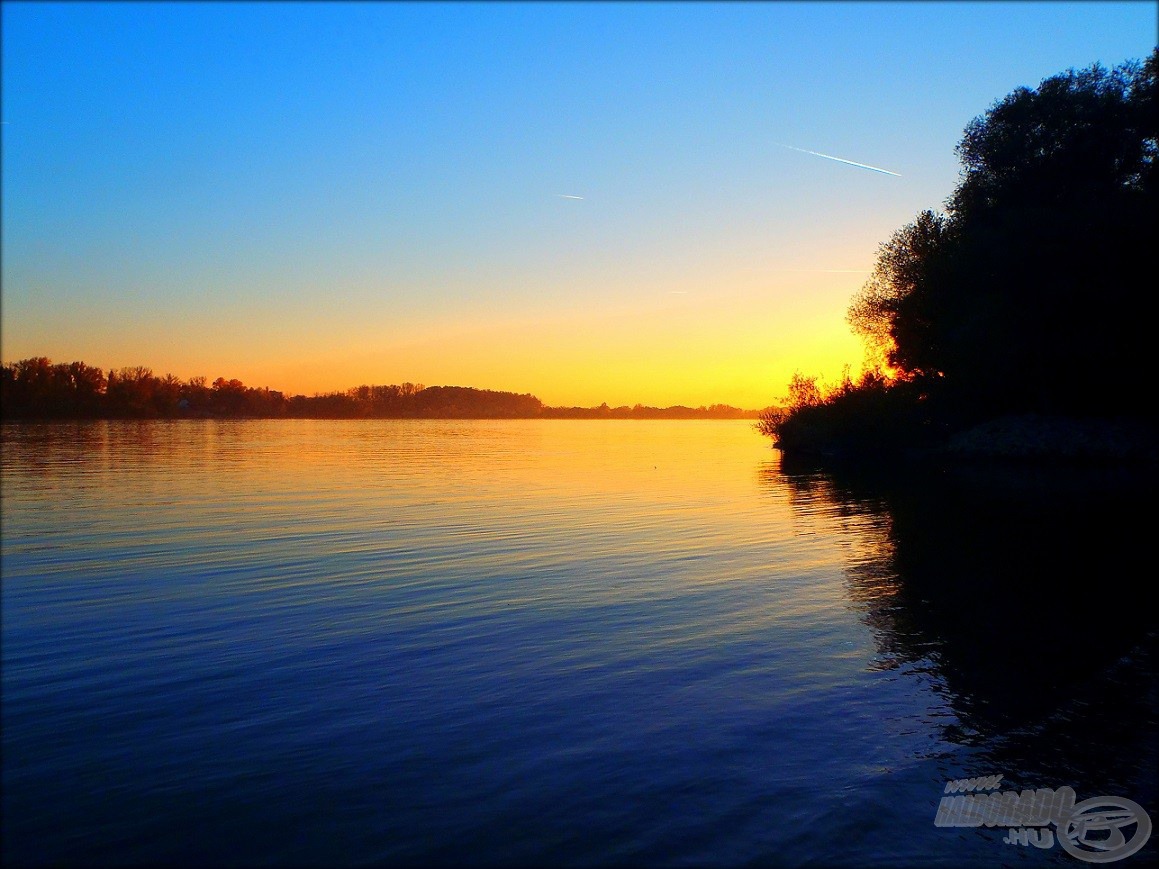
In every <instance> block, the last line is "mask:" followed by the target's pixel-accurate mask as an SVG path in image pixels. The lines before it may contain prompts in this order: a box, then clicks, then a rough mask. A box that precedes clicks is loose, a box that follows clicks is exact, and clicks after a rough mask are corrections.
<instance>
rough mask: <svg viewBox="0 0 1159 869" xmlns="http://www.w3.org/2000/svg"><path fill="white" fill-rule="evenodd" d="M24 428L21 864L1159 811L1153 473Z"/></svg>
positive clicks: (519, 430)
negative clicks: (980, 815)
mask: <svg viewBox="0 0 1159 869" xmlns="http://www.w3.org/2000/svg"><path fill="white" fill-rule="evenodd" d="M3 437H4V442H3V550H2V551H3V560H2V570H3V623H2V631H3V649H2V651H3V707H2V708H3V832H4V838H3V858H4V861H5V863H6V864H11V863H46V862H48V863H60V862H70V863H71V862H84V863H109V864H125V863H156V862H182V863H198V864H201V863H211V864H277V863H293V864H300V863H324V864H335V863H337V864H351V863H406V864H411V863H413V864H424V865H425V864H431V863H451V864H487V865H490V864H499V865H510V864H541V863H545V862H546V863H549V864H566V865H608V864H616V865H620V864H665V865H687V864H691V865H704V864H722V865H741V864H760V865H805V864H809V865H816V864H819V865H832V864H843V865H850V866H864V865H890V866H893V865H945V866H960V865H977V864H988V865H1019V866H1021V865H1028V866H1030V865H1034V866H1037V865H1068V866H1079V865H1082V864H1081V863H1080V862H1079V861H1077V860H1075V858H1073V857H1071V856H1070V855H1068V854H1066V853H1065V852H1063V851H1062V850H1061V849H1060V848H1059V847H1058V846H1057V845H1056V846H1055V847H1054V848H1052V849H1050V850H1038V849H1035V848H1033V847H1021V846H1017V845H1008V844H1003V843H1002V838H1003V835H1004V833H1005V830H1002V829H988V828H985V827H983V828H980V829H951V828H937V827H935V826H934V816H935V812H936V809H937V805H938V801H939V799H940V797H941V796H942V792H943V788H944V785H945V783H946V781H947V780H948V779H954V778H960V777H966V776H981V775H989V774H998V773H1001V774H1003V775H1004V776H1005V778H1004V780H1003V789H1006V788H1022V787H1060V786H1063V785H1070V786H1072V787H1073V788H1074V789H1075V790H1076V791H1077V793H1078V799H1080V800H1082V799H1085V798H1087V797H1094V796H1104V795H1107V796H1122V797H1128V798H1130V799H1133V800H1135V801H1136V802H1139V803H1140V804H1142V805H1143V806H1144V807H1145V808H1146V809H1147V810H1148V811H1149V812H1150V814H1151V817H1152V818H1153V819H1155V820H1157V821H1159V812H1157V811H1156V810H1157V809H1159V805H1157V803H1156V790H1155V785H1154V773H1155V769H1156V764H1157V758H1156V745H1157V743H1159V740H1157V736H1159V725H1157V723H1156V722H1157V719H1159V716H1157V714H1156V710H1157V709H1159V700H1157V691H1156V679H1155V660H1156V646H1155V636H1156V630H1155V628H1156V625H1155V623H1154V619H1153V617H1152V616H1151V615H1150V611H1149V609H1148V607H1146V606H1145V605H1144V604H1143V602H1142V600H1140V599H1139V598H1138V597H1137V596H1136V595H1137V591H1136V589H1137V588H1138V587H1139V582H1138V580H1141V579H1142V580H1148V581H1149V580H1150V579H1151V578H1153V577H1150V578H1149V577H1146V576H1143V577H1140V576H1138V572H1139V570H1140V565H1146V569H1147V571H1148V572H1151V573H1153V571H1154V558H1153V539H1154V533H1153V522H1152V517H1153V515H1154V507H1153V504H1154V495H1155V492H1154V490H1153V488H1152V487H1150V486H1149V485H1148V484H1146V483H1140V482H1138V481H1136V480H1132V479H1131V478H1130V475H1127V474H1124V475H1122V476H1123V477H1124V478H1123V479H1119V478H1117V476H1116V475H1114V474H1110V473H1094V472H1079V471H1075V472H1074V473H1067V474H1059V473H1058V472H1051V473H1046V472H1031V471H1014V470H1002V469H990V470H987V471H983V470H981V469H976V470H974V471H970V472H964V471H963V472H956V473H948V472H946V473H932V472H931V473H928V474H925V475H924V476H911V477H908V478H906V479H900V478H898V477H897V475H894V476H893V477H892V478H886V479H885V480H883V479H881V478H874V477H873V475H868V476H866V475H861V476H859V477H842V476H835V475H834V474H833V473H831V472H828V471H824V470H821V469H818V468H814V467H809V466H800V467H796V466H794V465H792V464H790V463H787V462H785V461H783V460H782V458H781V456H780V454H779V453H778V452H776V451H774V450H772V449H771V448H770V447H769V445H768V442H767V441H766V440H765V439H763V438H761V437H759V436H758V435H756V433H755V432H754V431H753V429H752V426H751V424H750V423H746V422H738V421H728V422H659V421H650V422H629V421H613V422H606V421H605V422H598V421H562V420H558V421H557V420H550V421H548V420H545V421H502V422H491V421H466V422H464V421H357V422H346V421H307V420H295V421H239V422H217V421H182V422H141V423H137V422H110V423H104V422H98V423H84V424H71V423H70V424H57V425H5V426H4V428H3ZM1075 579H1078V580H1080V583H1081V584H1080V585H1079V586H1078V587H1075V586H1072V585H1070V584H1069V583H1071V582H1073V581H1074V580H1075ZM1155 854H1156V842H1155V841H1154V840H1153V841H1152V842H1150V843H1149V844H1148V846H1147V847H1146V848H1145V849H1144V851H1143V852H1141V853H1140V854H1138V855H1136V856H1135V857H1133V858H1129V859H1128V860H1127V861H1125V862H1124V863H1122V864H1119V865H1124V866H1129V865H1132V864H1133V863H1136V862H1142V861H1144V860H1147V859H1148V858H1150V859H1154V858H1155Z"/></svg>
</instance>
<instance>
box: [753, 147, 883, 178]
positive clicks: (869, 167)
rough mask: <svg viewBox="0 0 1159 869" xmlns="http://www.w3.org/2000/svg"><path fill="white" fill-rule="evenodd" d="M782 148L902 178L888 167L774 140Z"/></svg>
mask: <svg viewBox="0 0 1159 869" xmlns="http://www.w3.org/2000/svg"><path fill="white" fill-rule="evenodd" d="M773 144H774V145H777V146H778V147H780V148H788V149H789V150H790V151H800V152H801V153H802V154H812V155H813V156H814V157H824V158H825V159H826V160H836V161H837V162H838V163H846V164H848V165H850V166H857V167H859V168H861V169H869V170H870V171H871V172H881V173H882V174H884V175H893V176H894V177H895V178H900V177H901V174H900V173H898V172H890V171H889V170H888V169H879V168H878V167H876V166H870V165H868V164H866V163H858V162H856V161H854V160H846V159H844V158H842V157H834V156H832V155H830V154H822V153H821V152H820V151H808V150H806V149H805V148H794V147H793V146H792V145H783V144H781V143H780V142H773Z"/></svg>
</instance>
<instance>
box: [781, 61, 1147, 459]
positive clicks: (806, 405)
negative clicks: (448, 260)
mask: <svg viewBox="0 0 1159 869" xmlns="http://www.w3.org/2000/svg"><path fill="white" fill-rule="evenodd" d="M957 153H958V156H959V158H960V160H961V164H962V172H961V179H960V181H959V183H958V185H957V187H956V189H955V190H954V191H953V193H952V195H951V196H950V197H949V199H948V200H947V201H946V204H945V210H944V211H942V212H936V211H933V210H927V211H923V212H922V213H921V214H919V215H918V216H917V218H916V219H915V220H914V221H913V222H912V223H910V224H908V225H907V226H905V227H903V228H901V229H900V230H898V231H897V232H896V233H895V234H894V236H893V237H892V238H891V239H890V240H889V241H887V242H886V243H884V244H883V245H882V246H881V248H880V251H879V254H878V259H877V264H876V268H875V270H874V272H873V274H872V276H871V277H870V279H869V281H868V282H867V283H866V284H865V286H864V287H863V288H862V290H861V292H860V293H859V294H858V295H857V296H856V297H855V298H854V300H853V303H852V305H851V307H850V310H849V320H850V322H851V324H852V326H853V328H854V330H855V332H857V333H859V334H860V335H861V336H863V338H865V339H866V343H867V347H868V349H869V351H870V356H871V359H873V360H874V361H875V362H876V365H871V366H870V367H869V370H867V372H866V373H865V374H864V375H863V376H862V378H861V379H860V380H859V381H857V382H854V381H852V380H850V378H848V377H845V378H843V380H842V381H841V382H840V383H838V384H837V385H836V386H834V387H831V388H829V389H823V388H821V387H820V386H819V385H818V383H817V381H816V379H815V378H808V377H803V376H801V375H798V376H796V377H795V378H794V380H793V382H792V383H791V384H790V401H789V405H790V407H789V409H788V411H787V412H785V411H777V412H771V413H768V414H766V415H765V416H764V417H763V419H762V423H761V428H762V430H763V431H764V433H766V434H769V435H771V436H772V437H774V438H775V439H776V440H777V442H778V444H779V445H781V446H782V447H784V448H786V449H794V448H799V449H802V450H810V449H815V450H816V451H818V452H842V451H857V450H879V449H882V448H890V447H894V446H899V447H903V448H904V447H910V446H923V445H928V444H931V443H935V442H937V441H938V440H939V439H940V438H941V439H944V438H945V437H946V436H948V434H950V433H953V432H954V431H955V430H963V429H965V428H968V427H970V426H973V425H977V424H979V423H981V422H984V421H986V420H990V419H994V418H998V417H1003V416H1012V415H1020V414H1021V415H1026V414H1037V415H1043V416H1047V415H1053V416H1059V415H1065V416H1081V415H1089V416H1098V417H1103V418H1107V417H1146V416H1147V415H1149V414H1150V403H1151V402H1150V395H1151V393H1152V391H1153V389H1154V387H1153V383H1154V362H1153V360H1152V359H1151V347H1152V342H1153V337H1152V334H1151V333H1152V331H1153V326H1152V320H1151V315H1150V314H1149V313H1148V312H1149V311H1150V308H1149V307H1148V303H1147V301H1146V300H1147V299H1148V298H1150V297H1151V296H1152V295H1154V290H1153V289H1151V287H1153V283H1154V280H1155V275H1156V274H1159V268H1157V266H1159V244H1157V243H1156V239H1157V238H1159V232H1157V231H1156V230H1157V225H1156V221H1157V218H1159V49H1157V50H1156V51H1155V52H1153V53H1152V54H1151V56H1150V57H1149V58H1148V59H1147V60H1146V61H1145V62H1144V63H1139V62H1134V61H1132V62H1128V63H1125V64H1123V65H1121V66H1119V67H1116V68H1115V69H1113V70H1109V71H1108V70H1107V69H1105V68H1103V67H1101V66H1099V65H1097V64H1096V65H1094V66H1092V67H1090V68H1088V69H1084V70H1079V71H1076V70H1070V71H1068V72H1065V73H1062V74H1060V75H1056V76H1052V77H1050V78H1047V79H1046V80H1044V81H1043V82H1042V83H1041V84H1040V85H1039V87H1038V88H1037V89H1035V90H1031V89H1029V88H1019V89H1017V90H1015V91H1014V92H1012V93H1011V94H1009V95H1008V96H1006V97H1005V98H1003V99H1001V100H999V101H997V102H995V103H994V104H993V105H992V106H991V108H990V109H989V111H987V112H986V114H985V115H983V116H981V117H978V118H975V119H974V120H973V121H971V122H970V123H969V124H968V125H967V126H966V128H965V132H964V135H963V137H962V139H961V142H960V143H959V145H958V147H957Z"/></svg>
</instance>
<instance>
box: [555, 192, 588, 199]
mask: <svg viewBox="0 0 1159 869" xmlns="http://www.w3.org/2000/svg"><path fill="white" fill-rule="evenodd" d="M555 195H556V196H558V197H559V198H560V199H583V197H582V196H573V195H572V194H570V193H557V194H555Z"/></svg>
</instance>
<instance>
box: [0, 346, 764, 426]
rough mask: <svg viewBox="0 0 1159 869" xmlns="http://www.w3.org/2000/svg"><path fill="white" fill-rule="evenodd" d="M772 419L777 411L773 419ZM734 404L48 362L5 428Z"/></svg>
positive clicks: (649, 413)
mask: <svg viewBox="0 0 1159 869" xmlns="http://www.w3.org/2000/svg"><path fill="white" fill-rule="evenodd" d="M765 410H766V411H767V410H768V408H766V409H765ZM762 412H763V411H760V410H745V409H743V408H739V407H733V406H732V405H727V404H713V405H701V406H700V407H686V406H684V405H679V404H677V405H670V406H668V407H649V406H646V405H643V404H636V405H634V406H631V407H629V406H628V405H621V406H620V407H610V406H609V405H608V404H607V403H606V402H605V403H604V404H602V405H600V406H598V407H550V406H547V405H545V404H544V403H543V402H542V401H540V400H539V399H538V398H536V397H535V396H534V395H532V394H530V393H515V392H502V391H497V390H492V389H476V388H474V387H470V386H423V385H422V384H415V383H402V384H389V385H383V386H367V385H363V386H356V387H353V388H351V389H347V390H345V391H342V392H328V393H315V394H314V395H310V396H307V395H286V394H285V393H284V392H280V391H278V390H274V389H269V388H268V387H252V386H246V385H245V384H244V383H242V382H241V381H240V380H236V379H234V380H226V379H225V378H224V377H219V378H217V380H215V381H213V383H210V382H209V380H208V378H205V377H191V378H189V379H188V380H182V379H181V378H179V377H176V376H174V375H172V374H166V375H164V376H158V375H156V374H154V373H153V370H152V369H150V368H146V367H143V366H136V367H131V368H118V369H113V368H110V369H109V370H108V371H107V372H106V371H103V370H102V369H100V368H95V367H93V366H90V365H87V364H86V363H84V362H61V363H53V361H52V360H51V359H48V358H47V357H43V356H38V357H32V358H29V359H23V360H21V361H19V362H13V363H10V364H7V365H3V366H0V419H3V421H5V422H9V421H13V422H14V421H50V420H62V421H64V420H114V419H752V420H756V419H757V418H758V417H759V414H760V413H762Z"/></svg>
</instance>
